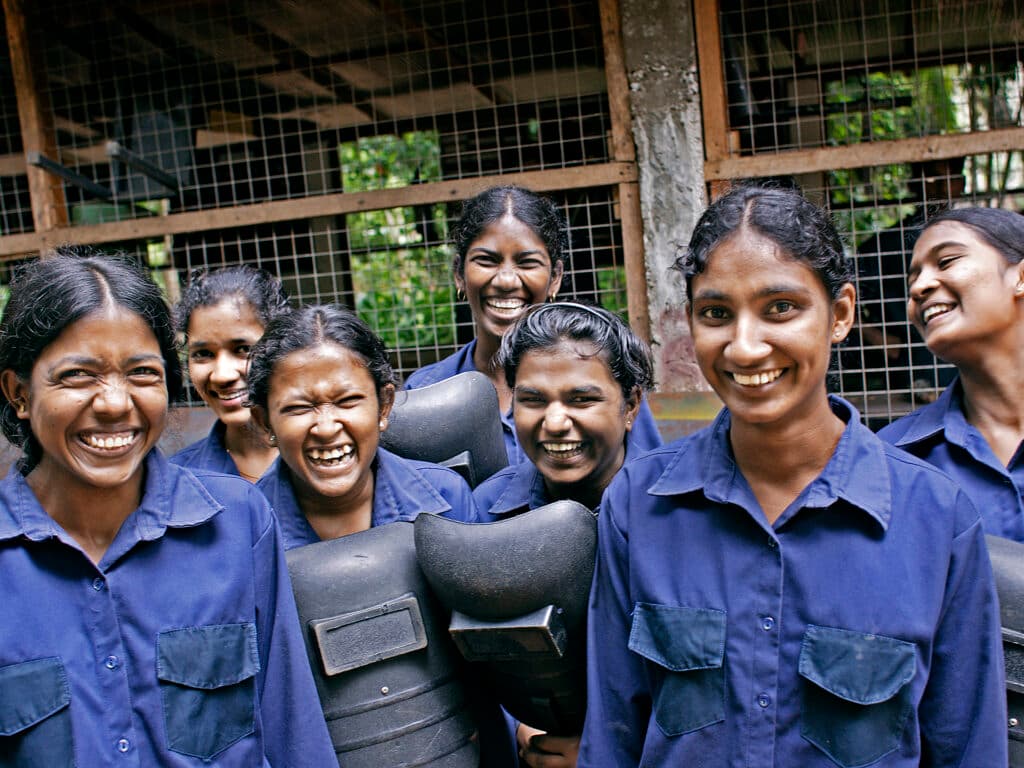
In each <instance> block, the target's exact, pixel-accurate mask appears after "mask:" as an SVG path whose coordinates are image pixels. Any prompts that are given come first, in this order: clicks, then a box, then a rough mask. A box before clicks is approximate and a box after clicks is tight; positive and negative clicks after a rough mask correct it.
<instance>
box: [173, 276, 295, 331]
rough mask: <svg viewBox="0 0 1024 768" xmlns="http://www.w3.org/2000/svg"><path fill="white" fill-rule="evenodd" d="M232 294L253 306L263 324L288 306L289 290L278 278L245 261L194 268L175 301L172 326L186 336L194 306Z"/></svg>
mask: <svg viewBox="0 0 1024 768" xmlns="http://www.w3.org/2000/svg"><path fill="white" fill-rule="evenodd" d="M231 298H236V299H240V300H242V301H245V302H246V303H247V304H248V305H249V306H250V307H252V310H253V312H255V313H256V317H257V318H259V321H260V324H261V325H262V326H263V327H264V328H266V327H267V324H268V323H270V321H271V320H273V319H274V318H275V317H277V316H278V315H280V314H281V313H283V312H287V311H288V310H289V306H288V294H287V293H285V290H284V287H283V286H282V285H281V281H280V280H278V279H277V278H276V277H274V276H273V275H271V274H270V273H269V272H267V271H265V270H262V269H257V268H256V267H250V266H248V265H247V264H240V265H238V266H234V267H221V268H220V269H215V270H213V271H207V270H203V269H197V270H195V271H194V272H192V274H191V275H189V280H188V286H187V287H186V288H185V292H184V293H183V294H182V296H181V298H180V299H179V300H178V302H177V303H176V304H175V305H174V327H175V328H177V329H178V332H179V333H181V334H184V335H185V337H186V338H187V337H188V324H189V321H190V320H191V319H192V313H193V312H194V311H195V310H196V309H197V308H199V307H212V306H214V305H216V304H220V303H221V302H222V301H224V300H225V299H231Z"/></svg>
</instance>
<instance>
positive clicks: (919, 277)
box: [907, 266, 936, 306]
mask: <svg viewBox="0 0 1024 768" xmlns="http://www.w3.org/2000/svg"><path fill="white" fill-rule="evenodd" d="M935 285H936V281H935V270H934V269H932V268H931V267H929V266H923V267H921V269H920V270H919V271H918V273H917V274H916V275H914V278H913V279H912V280H911V281H910V284H909V285H908V286H907V296H908V301H907V304H908V306H909V305H911V304H913V303H914V302H915V301H922V300H923V299H925V298H926V297H927V296H928V294H930V293H931V292H932V291H933V290H935Z"/></svg>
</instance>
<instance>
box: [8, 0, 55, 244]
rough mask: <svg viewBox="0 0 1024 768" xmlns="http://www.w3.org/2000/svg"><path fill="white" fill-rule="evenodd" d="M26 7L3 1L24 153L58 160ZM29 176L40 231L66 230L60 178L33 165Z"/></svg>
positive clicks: (20, 1) (43, 78)
mask: <svg viewBox="0 0 1024 768" xmlns="http://www.w3.org/2000/svg"><path fill="white" fill-rule="evenodd" d="M28 5H29V6H32V5H34V4H33V3H28ZM25 6H26V2H25V0H3V10H4V16H5V20H6V23H7V45H8V47H9V49H10V55H11V71H12V73H13V75H14V90H15V93H16V94H17V98H18V119H19V120H20V122H21V143H22V150H23V151H24V152H25V153H26V154H28V153H29V152H39V153H40V154H41V155H43V156H44V157H50V158H57V157H58V154H57V134H56V131H55V130H54V125H53V122H54V121H53V110H52V109H51V107H50V100H49V96H48V92H47V89H46V75H45V70H44V69H43V67H42V64H41V57H40V56H39V55H38V52H36V51H33V50H32V47H31V43H30V40H29V30H28V26H29V20H28V19H27V18H26V13H25ZM26 173H27V175H28V191H29V197H30V199H31V202H32V221H33V224H34V225H35V230H36V232H46V231H48V230H53V229H55V228H57V227H66V226H67V225H68V206H67V200H66V199H65V197H64V186H63V183H62V182H61V180H60V178H59V177H58V176H54V175H53V174H52V173H49V172H48V171H44V170H43V169H42V168H36V167H31V166H29V167H27V169H26Z"/></svg>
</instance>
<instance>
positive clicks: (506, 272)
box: [492, 264, 519, 290]
mask: <svg viewBox="0 0 1024 768" xmlns="http://www.w3.org/2000/svg"><path fill="white" fill-rule="evenodd" d="M492 282H493V283H494V285H496V286H497V287H499V288H505V289H507V290H514V289H515V288H518V287H519V272H518V271H517V270H516V268H515V267H514V266H513V265H511V264H502V265H501V266H500V267H498V272H497V274H495V275H494V279H493V280H492Z"/></svg>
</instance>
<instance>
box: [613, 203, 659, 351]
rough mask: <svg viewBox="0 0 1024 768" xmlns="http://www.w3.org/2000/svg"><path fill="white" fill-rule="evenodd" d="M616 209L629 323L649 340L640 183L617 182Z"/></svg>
mask: <svg viewBox="0 0 1024 768" xmlns="http://www.w3.org/2000/svg"><path fill="white" fill-rule="evenodd" d="M619 211H620V214H619V215H620V217H621V221H622V252H623V253H622V261H623V264H624V265H625V267H626V306H627V308H628V309H629V325H630V327H631V328H632V329H633V330H634V331H635V332H636V335H637V336H639V337H640V338H641V339H643V340H644V341H647V342H649V341H650V340H651V313H650V307H649V305H648V303H647V264H646V262H645V260H644V221H643V215H642V213H641V211H640V185H639V184H635V183H630V184H619Z"/></svg>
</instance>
